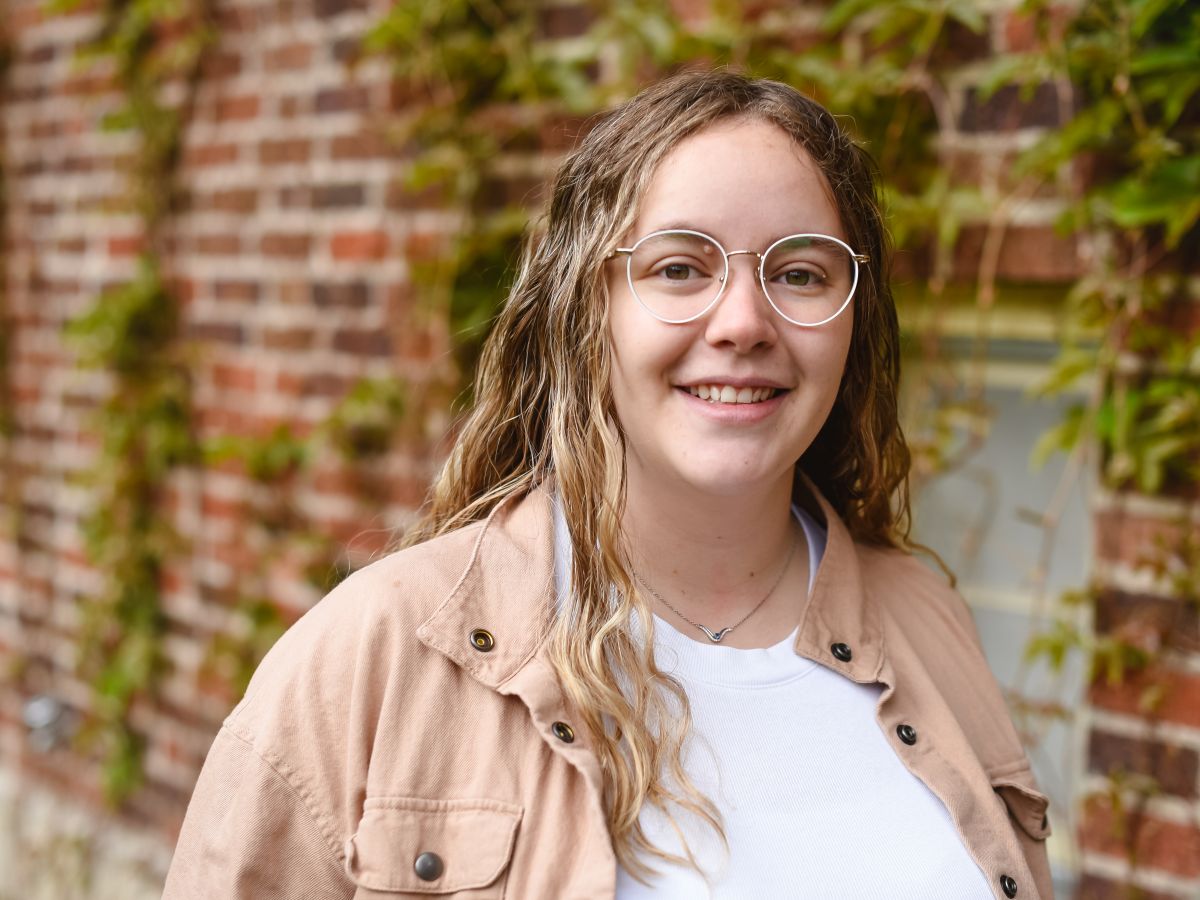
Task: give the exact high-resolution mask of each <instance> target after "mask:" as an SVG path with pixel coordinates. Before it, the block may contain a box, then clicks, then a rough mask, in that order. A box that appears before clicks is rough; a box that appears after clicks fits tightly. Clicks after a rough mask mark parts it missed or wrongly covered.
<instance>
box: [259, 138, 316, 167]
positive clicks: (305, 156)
mask: <svg viewBox="0 0 1200 900" xmlns="http://www.w3.org/2000/svg"><path fill="white" fill-rule="evenodd" d="M310 156H312V141H309V140H306V139H304V138H281V139H279V140H266V141H263V142H262V143H261V144H259V146H258V159H259V162H261V163H263V164H264V165H277V164H279V163H302V162H308V160H309V157H310Z"/></svg>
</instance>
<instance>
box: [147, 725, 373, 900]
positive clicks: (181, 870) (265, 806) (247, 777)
mask: <svg viewBox="0 0 1200 900" xmlns="http://www.w3.org/2000/svg"><path fill="white" fill-rule="evenodd" d="M307 800H308V798H307V797H306V793H305V791H304V789H303V786H302V785H300V784H299V783H297V782H294V780H290V779H289V777H288V772H287V769H286V767H285V766H284V765H283V764H282V763H281V762H278V761H276V762H274V763H273V762H272V761H270V760H268V759H265V758H264V757H263V756H261V755H260V754H259V752H258V751H257V750H256V749H255V748H254V747H253V746H252V745H251V744H250V743H249V742H248V741H246V740H245V739H243V738H242V737H240V736H239V735H238V734H237V733H236V732H235V731H233V730H232V729H231V728H230V727H229V726H226V727H223V728H222V729H221V731H220V732H219V733H218V735H217V738H216V740H215V741H214V742H213V746H212V749H211V750H210V751H209V754H208V758H207V759H206V760H205V763H204V768H203V769H202V770H201V773H200V779H199V781H198V782H197V785H196V791H195V793H194V794H193V796H192V801H191V803H190V805H189V806H188V810H187V815H186V817H185V819H184V823H183V828H182V830H181V832H180V835H179V843H178V845H177V846H176V850H175V856H174V859H173V860H172V862H171V868H170V871H169V872H168V874H167V881H166V887H165V889H164V892H163V898H164V900H201V898H214V900H215V898H221V900H243V898H245V900H251V898H253V900H273V898H280V900H282V898H308V897H313V898H317V897H319V898H322V900H326V898H329V900H335V898H342V897H344V898H350V897H352V896H353V895H354V890H355V889H354V885H353V884H352V883H351V881H350V880H349V878H348V876H347V875H346V872H345V869H344V868H343V856H342V851H341V848H340V847H338V846H337V845H336V838H334V837H333V835H334V834H335V833H336V831H335V830H334V829H333V828H332V827H331V826H332V823H328V822H323V821H321V817H320V815H319V814H314V812H313V811H312V810H310V808H309V803H308V802H307Z"/></svg>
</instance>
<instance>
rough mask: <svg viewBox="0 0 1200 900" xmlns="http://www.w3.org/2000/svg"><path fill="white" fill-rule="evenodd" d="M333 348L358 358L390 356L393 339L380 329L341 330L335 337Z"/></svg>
mask: <svg viewBox="0 0 1200 900" xmlns="http://www.w3.org/2000/svg"><path fill="white" fill-rule="evenodd" d="M333 347H334V349H335V350H342V351H344V352H346V353H353V354H355V355H356V356H389V355H391V352H392V339H391V336H390V335H388V334H387V333H386V332H383V331H380V330H378V329H367V328H341V329H339V330H338V331H337V332H336V333H335V334H334V335H333Z"/></svg>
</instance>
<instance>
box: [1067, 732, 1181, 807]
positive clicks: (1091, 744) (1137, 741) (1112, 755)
mask: <svg viewBox="0 0 1200 900" xmlns="http://www.w3.org/2000/svg"><path fill="white" fill-rule="evenodd" d="M1087 758H1088V762H1087V766H1088V771H1089V772H1097V773H1099V774H1101V775H1108V774H1111V773H1116V772H1120V773H1130V774H1133V773H1137V774H1141V775H1149V776H1151V777H1153V778H1154V779H1155V781H1157V782H1158V785H1159V787H1161V788H1162V790H1163V791H1164V792H1165V793H1168V794H1174V795H1175V796H1178V797H1184V798H1193V797H1195V796H1196V775H1197V771H1198V770H1200V758H1198V756H1197V753H1196V751H1195V750H1192V749H1190V748H1187V747H1176V746H1173V745H1171V744H1168V743H1165V742H1164V741H1150V740H1145V739H1141V738H1131V737H1125V736H1124V735H1119V734H1109V733H1107V732H1104V731H1095V730H1094V731H1092V733H1091V735H1090V736H1089V739H1088V754H1087Z"/></svg>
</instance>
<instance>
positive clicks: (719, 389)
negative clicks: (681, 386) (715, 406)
mask: <svg viewBox="0 0 1200 900" xmlns="http://www.w3.org/2000/svg"><path fill="white" fill-rule="evenodd" d="M688 392H689V393H690V394H691V395H692V396H693V397H699V398H700V399H701V400H707V401H708V402H709V403H761V402H762V401H764V400H769V399H771V398H772V397H774V396H775V394H776V393H777V391H776V390H775V388H769V387H761V388H749V387H744V388H735V387H730V386H729V385H727V384H699V385H691V386H690V387H688Z"/></svg>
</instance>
